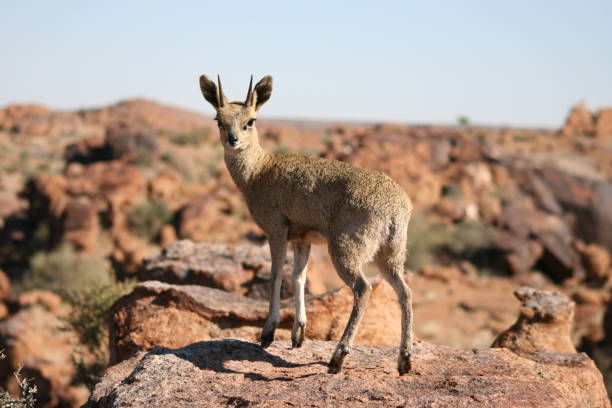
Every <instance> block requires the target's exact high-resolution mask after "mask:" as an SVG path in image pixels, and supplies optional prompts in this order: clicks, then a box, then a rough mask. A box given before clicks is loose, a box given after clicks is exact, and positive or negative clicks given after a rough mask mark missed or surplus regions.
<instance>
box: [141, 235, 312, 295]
mask: <svg viewBox="0 0 612 408" xmlns="http://www.w3.org/2000/svg"><path fill="white" fill-rule="evenodd" d="M270 267H271V260H270V250H269V249H268V247H267V246H258V245H252V244H249V245H225V244H210V243H199V244H196V243H194V242H192V241H190V240H180V241H176V242H173V243H171V244H170V245H167V246H166V247H165V248H164V249H163V250H162V251H161V253H160V254H158V255H154V256H151V257H148V258H145V260H144V264H143V268H142V270H141V271H140V273H139V278H140V280H143V281H144V280H159V281H162V282H168V283H176V284H182V285H185V284H191V285H204V286H209V287H212V288H218V289H223V290H225V291H227V292H232V293H235V294H240V295H246V296H249V297H254V298H258V299H268V298H269V293H270V292H269V291H270V287H269V286H270V285H269V280H270ZM292 268H293V255H292V252H291V251H288V253H287V260H286V261H285V265H284V268H283V291H282V293H281V297H282V298H287V297H290V296H291V295H292V294H293V280H292V277H291V271H292ZM309 286H310V285H307V291H308V287H309Z"/></svg>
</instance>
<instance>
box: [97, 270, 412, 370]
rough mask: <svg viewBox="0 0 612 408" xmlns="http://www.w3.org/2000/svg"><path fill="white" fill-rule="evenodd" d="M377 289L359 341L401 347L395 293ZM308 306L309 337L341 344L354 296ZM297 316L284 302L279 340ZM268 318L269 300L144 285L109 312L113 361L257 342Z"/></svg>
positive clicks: (315, 299)
mask: <svg viewBox="0 0 612 408" xmlns="http://www.w3.org/2000/svg"><path fill="white" fill-rule="evenodd" d="M373 287H374V289H373V291H372V295H371V299H370V303H369V306H368V309H367V310H366V314H365V316H364V319H363V321H362V324H361V326H360V331H359V333H358V336H357V340H356V341H357V342H361V343H370V344H384V345H389V344H399V341H400V334H401V331H400V324H399V322H400V310H399V306H398V305H397V300H396V297H395V293H394V291H393V290H392V289H391V287H390V286H389V285H388V284H387V283H383V282H381V281H380V280H376V281H374V282H373ZM306 303H307V305H306V314H307V317H308V325H307V327H306V338H308V339H323V340H325V339H339V338H340V336H341V334H342V331H343V330H344V326H345V324H346V321H347V319H348V316H349V314H350V311H351V307H352V304H353V298H352V294H351V291H350V290H349V289H348V288H346V287H345V288H342V289H339V290H336V291H332V292H329V293H326V294H323V295H318V296H309V297H307V301H306ZM294 315H295V314H294V306H293V301H292V300H289V299H288V300H286V301H284V302H282V308H281V314H280V318H281V322H280V326H279V328H278V329H277V331H276V338H278V339H285V340H286V339H289V338H290V337H291V325H292V324H293V316H294ZM267 316H268V301H267V300H266V301H262V300H257V299H251V298H247V297H244V296H238V295H235V294H232V293H227V292H224V291H221V290H218V289H213V288H208V287H203V286H193V285H170V284H166V283H162V282H157V281H147V282H143V283H141V284H139V285H138V286H136V288H135V289H134V290H133V292H132V293H130V294H129V295H126V296H124V297H123V298H121V299H119V300H118V301H117V302H116V303H115V305H113V307H112V309H111V323H110V330H109V333H110V349H111V362H112V363H117V362H119V361H122V360H125V359H126V358H128V357H130V356H131V355H133V354H134V353H136V352H138V351H141V350H150V349H152V348H154V347H156V346H165V347H182V346H185V345H188V344H190V343H193V342H195V341H199V340H212V339H218V338H227V337H240V338H244V339H248V340H250V341H257V340H258V339H259V335H260V332H261V327H263V323H264V321H265V319H266V317H267Z"/></svg>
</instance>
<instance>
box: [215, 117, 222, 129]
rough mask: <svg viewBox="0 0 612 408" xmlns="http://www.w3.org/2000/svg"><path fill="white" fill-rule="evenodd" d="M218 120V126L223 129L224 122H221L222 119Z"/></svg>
mask: <svg viewBox="0 0 612 408" xmlns="http://www.w3.org/2000/svg"><path fill="white" fill-rule="evenodd" d="M215 120H216V121H217V126H219V129H223V124H222V123H221V121H220V120H219V119H215Z"/></svg>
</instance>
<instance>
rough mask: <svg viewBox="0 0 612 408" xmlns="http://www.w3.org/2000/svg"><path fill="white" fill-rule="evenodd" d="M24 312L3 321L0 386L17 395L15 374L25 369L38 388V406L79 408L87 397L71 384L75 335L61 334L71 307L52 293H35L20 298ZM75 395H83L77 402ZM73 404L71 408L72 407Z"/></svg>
mask: <svg viewBox="0 0 612 408" xmlns="http://www.w3.org/2000/svg"><path fill="white" fill-rule="evenodd" d="M18 303H19V305H20V309H19V311H18V312H17V313H15V314H13V315H12V316H10V317H9V318H7V319H6V320H4V321H2V322H0V349H4V350H5V353H6V355H7V359H6V360H5V361H3V362H2V364H0V385H1V386H2V387H5V388H6V389H7V390H9V391H10V392H11V394H13V395H18V391H19V387H18V385H17V383H16V381H15V378H14V377H13V371H15V370H16V369H17V368H18V367H19V366H23V369H22V375H23V376H24V377H26V378H29V379H33V380H34V384H35V385H36V387H37V388H38V392H37V393H36V400H37V406H40V407H49V408H51V407H57V406H59V405H62V406H73V407H74V406H78V404H82V403H83V402H84V401H85V399H86V398H87V393H86V390H85V388H84V387H83V386H74V385H71V382H72V379H73V377H74V374H75V369H74V366H73V361H72V356H73V352H74V350H73V344H74V343H75V342H76V338H75V336H74V334H73V333H71V332H68V331H60V330H59V329H58V328H59V327H61V326H62V325H63V323H62V321H61V318H62V317H63V316H66V314H67V313H68V310H69V309H68V306H67V305H66V304H64V303H62V301H61V299H60V298H59V297H58V296H57V295H55V294H54V293H51V292H46V291H33V292H26V293H24V294H22V295H21V296H19V299H18ZM75 396H80V397H79V398H77V399H76V400H75ZM68 404H70V405H68Z"/></svg>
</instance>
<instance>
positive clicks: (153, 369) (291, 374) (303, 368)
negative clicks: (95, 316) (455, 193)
mask: <svg viewBox="0 0 612 408" xmlns="http://www.w3.org/2000/svg"><path fill="white" fill-rule="evenodd" d="M140 288H141V290H142V289H144V290H148V291H154V292H155V291H161V290H165V291H180V290H182V291H184V292H187V293H191V295H192V296H193V299H194V300H195V301H196V302H198V300H197V298H198V297H200V299H199V302H200V304H201V303H202V302H206V303H207V306H208V307H207V308H206V309H207V310H202V311H201V312H200V315H201V316H202V318H203V320H206V321H209V322H214V324H216V325H218V327H228V326H229V327H232V326H236V324H229V321H233V322H235V323H237V322H236V320H237V316H236V315H241V316H242V319H244V321H243V324H245V323H246V324H248V322H247V319H250V321H253V320H261V319H262V318H263V317H264V316H265V314H264V313H262V312H263V310H260V309H261V308H262V307H263V305H262V304H258V303H257V302H255V301H253V300H249V299H248V298H244V297H240V296H236V295H230V294H226V293H224V292H221V291H218V290H215V289H209V292H210V293H205V292H206V291H204V293H194V292H195V291H196V290H197V289H198V288H196V287H183V288H180V287H174V288H173V287H171V286H170V285H164V284H160V283H158V282H146V283H144V284H142V285H141V286H140ZM145 288H146V289H145ZM199 289H205V288H199ZM169 296H171V295H169ZM175 296H176V297H180V296H181V295H179V294H178V293H177V294H175ZM516 296H517V297H518V298H519V299H520V300H521V302H522V303H523V307H522V309H521V313H520V315H519V318H518V320H517V322H516V324H515V325H514V326H512V327H511V328H510V329H509V330H507V331H505V332H503V333H502V334H501V335H500V336H499V337H498V339H497V340H496V341H495V343H494V344H493V347H494V348H473V349H471V350H458V349H453V348H450V347H445V346H435V345H432V344H429V343H425V342H421V341H417V342H416V343H415V345H414V351H413V356H414V357H413V358H414V359H413V369H412V371H411V372H410V373H409V374H408V375H405V376H403V377H400V376H398V375H397V372H396V368H395V361H396V358H397V355H396V353H397V347H373V346H364V345H360V346H357V347H354V348H353V350H352V351H351V353H350V354H349V358H348V362H347V363H346V364H345V368H344V369H343V371H342V373H341V374H339V375H330V374H327V360H328V358H329V356H330V355H331V354H332V352H333V350H334V347H335V345H334V343H332V342H323V341H307V343H306V345H305V346H304V347H302V348H300V349H291V347H290V344H289V343H288V342H287V341H282V342H276V343H275V344H273V346H272V347H270V348H268V349H265V350H264V349H262V348H261V347H259V345H258V344H256V343H253V342H252V341H244V340H234V339H232V340H213V341H190V342H189V345H187V346H184V347H180V348H177V347H176V346H174V347H172V348H166V347H156V348H154V349H153V350H151V351H149V352H146V353H145V352H142V351H141V352H137V351H133V353H132V354H133V357H131V358H129V359H127V360H124V361H123V362H121V363H119V364H117V365H115V366H113V367H112V368H111V369H109V370H108V371H107V373H106V374H105V376H104V378H103V379H102V381H101V382H100V383H99V384H98V385H97V386H96V389H95V390H94V392H93V394H92V396H91V397H90V399H89V402H88V403H87V404H86V407H122V406H137V407H140V406H142V407H145V406H146V407H162V406H169V407H180V406H185V405H189V406H198V407H213V406H275V407H276V406H299V407H302V406H303V407H306V406H308V407H319V406H320V407H324V406H347V405H352V406H380V407H384V406H411V407H431V406H482V407H506V406H513V407H530V406H555V407H586V406H588V407H609V406H610V402H609V400H608V397H607V394H606V391H605V388H604V385H603V381H602V376H601V373H600V372H599V371H598V370H597V368H596V367H595V364H594V363H593V361H592V360H590V359H589V358H588V357H587V356H586V355H585V354H584V353H576V352H575V349H574V348H573V345H572V343H571V339H570V335H569V334H570V326H571V322H572V317H573V312H574V303H573V302H572V301H570V300H569V299H568V298H567V297H565V296H564V295H562V294H560V293H552V292H544V291H537V290H535V289H532V288H528V287H524V288H520V289H519V290H517V291H516ZM130 297H132V295H130V296H128V297H127V298H124V299H123V300H122V301H121V302H119V305H118V308H119V309H123V308H124V307H125V306H124V305H125V303H130V302H132V303H133V302H134V299H133V297H132V298H130ZM223 307H226V308H227V309H226V310H224V311H222V310H221V309H223ZM316 309H317V306H315V305H312V304H310V305H309V311H310V312H311V315H310V316H309V318H310V321H311V322H313V321H314V323H315V324H317V319H321V318H324V316H321V315H317V314H316V312H315V313H312V311H313V310H316ZM120 313H121V312H120V311H117V310H115V313H114V316H115V318H114V322H113V323H111V324H115V325H119V326H121V323H119V322H118V321H117V314H120ZM153 313H155V312H153ZM233 313H235V315H233ZM179 320H182V321H183V322H186V319H179ZM160 323H161V322H160ZM162 324H163V323H162ZM390 325H391V322H380V324H379V325H378V328H379V330H380V329H381V328H383V327H384V328H386V327H389V326H390ZM190 326H195V327H198V326H199V327H200V328H201V329H200V331H202V332H206V331H207V330H206V329H203V328H202V326H203V325H202V324H199V325H198V324H197V323H196V324H192V325H190ZM366 326H369V325H366ZM141 327H145V326H144V325H143V326H141ZM158 327H159V326H158ZM183 330H186V331H188V332H191V330H192V329H191V328H185V329H182V328H180V327H176V328H174V332H175V333H180V332H182V331H183ZM382 330H384V329H382ZM135 331H138V330H135ZM232 334H234V335H241V334H246V335H247V336H249V335H250V334H251V333H250V331H248V330H244V331H234V332H232V330H231V329H228V330H226V331H225V333H223V334H222V335H219V333H217V335H215V337H217V338H227V337H233V336H232ZM308 334H309V337H311V336H313V337H315V338H317V334H318V333H316V332H311V333H308ZM204 337H206V336H204ZM361 340H366V339H365V338H362V339H361ZM111 341H112V340H111ZM115 341H116V340H115ZM166 342H167V340H166ZM161 343H164V341H163V340H162V342H161ZM115 357H117V354H115ZM118 360H121V359H118Z"/></svg>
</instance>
